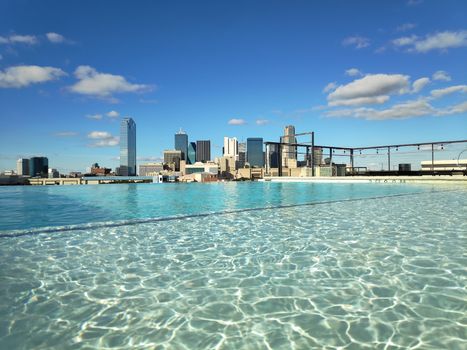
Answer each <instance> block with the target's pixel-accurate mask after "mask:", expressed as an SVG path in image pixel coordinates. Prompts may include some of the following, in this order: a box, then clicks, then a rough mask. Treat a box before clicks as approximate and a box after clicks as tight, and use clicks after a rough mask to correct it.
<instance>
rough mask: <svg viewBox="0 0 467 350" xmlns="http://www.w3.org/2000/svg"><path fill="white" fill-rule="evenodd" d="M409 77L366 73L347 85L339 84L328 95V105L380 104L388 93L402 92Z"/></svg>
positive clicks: (405, 89) (407, 83)
mask: <svg viewBox="0 0 467 350" xmlns="http://www.w3.org/2000/svg"><path fill="white" fill-rule="evenodd" d="M408 85H409V77H408V76H407V75H401V74H368V75H366V76H365V77H363V78H360V79H357V80H354V81H353V82H351V83H349V84H347V85H340V86H339V87H338V88H337V89H336V90H334V91H333V92H332V93H330V94H329V95H328V103H329V105H330V106H342V105H344V106H349V105H360V104H381V103H384V102H386V101H388V99H389V95H390V94H394V93H404V92H406V91H407V88H408Z"/></svg>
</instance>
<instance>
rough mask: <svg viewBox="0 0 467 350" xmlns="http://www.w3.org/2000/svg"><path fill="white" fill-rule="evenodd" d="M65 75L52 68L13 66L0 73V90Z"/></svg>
mask: <svg viewBox="0 0 467 350" xmlns="http://www.w3.org/2000/svg"><path fill="white" fill-rule="evenodd" d="M64 75H66V73H65V72H64V71H62V70H61V69H59V68H54V67H40V66H14V67H9V68H6V69H5V70H4V71H0V88H20V87H25V86H29V85H31V84H38V83H44V82H46V81H51V80H56V79H58V78H60V77H61V76H64Z"/></svg>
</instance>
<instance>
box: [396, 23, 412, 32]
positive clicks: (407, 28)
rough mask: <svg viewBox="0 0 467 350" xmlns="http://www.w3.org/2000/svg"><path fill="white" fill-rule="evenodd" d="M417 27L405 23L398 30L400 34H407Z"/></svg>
mask: <svg viewBox="0 0 467 350" xmlns="http://www.w3.org/2000/svg"><path fill="white" fill-rule="evenodd" d="M416 26H417V25H416V24H415V23H404V24H401V25H400V26H398V27H397V28H396V31H398V32H406V31H408V30H411V29H414V28H415V27H416Z"/></svg>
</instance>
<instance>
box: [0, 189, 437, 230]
mask: <svg viewBox="0 0 467 350" xmlns="http://www.w3.org/2000/svg"><path fill="white" fill-rule="evenodd" d="M430 190H433V188H432V187H430V186H404V185H382V184H333V185H331V184H306V183H259V182H244V183H234V182H226V183H212V184H196V183H195V184H163V185H156V184H129V185H125V184H118V185H94V186H11V187H0V233H1V232H9V231H11V230H17V229H37V228H39V227H49V226H66V225H76V224H87V223H97V222H108V221H112V222H115V221H122V220H134V219H144V218H163V217H168V216H177V215H192V214H199V213H209V212H214V211H215V212H218V211H225V210H235V209H244V208H256V207H259V208H264V207H269V206H274V207H275V206H280V205H290V204H303V203H310V202H319V201H329V200H339V199H349V198H366V197H372V196H384V195H393V194H404V193H417V192H422V191H430Z"/></svg>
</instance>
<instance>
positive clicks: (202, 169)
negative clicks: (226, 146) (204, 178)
mask: <svg viewBox="0 0 467 350" xmlns="http://www.w3.org/2000/svg"><path fill="white" fill-rule="evenodd" d="M218 172H219V166H218V165H217V164H216V163H212V162H208V163H201V162H196V163H195V164H187V165H186V166H185V174H186V175H189V174H195V173H210V174H213V175H217V174H218Z"/></svg>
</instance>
